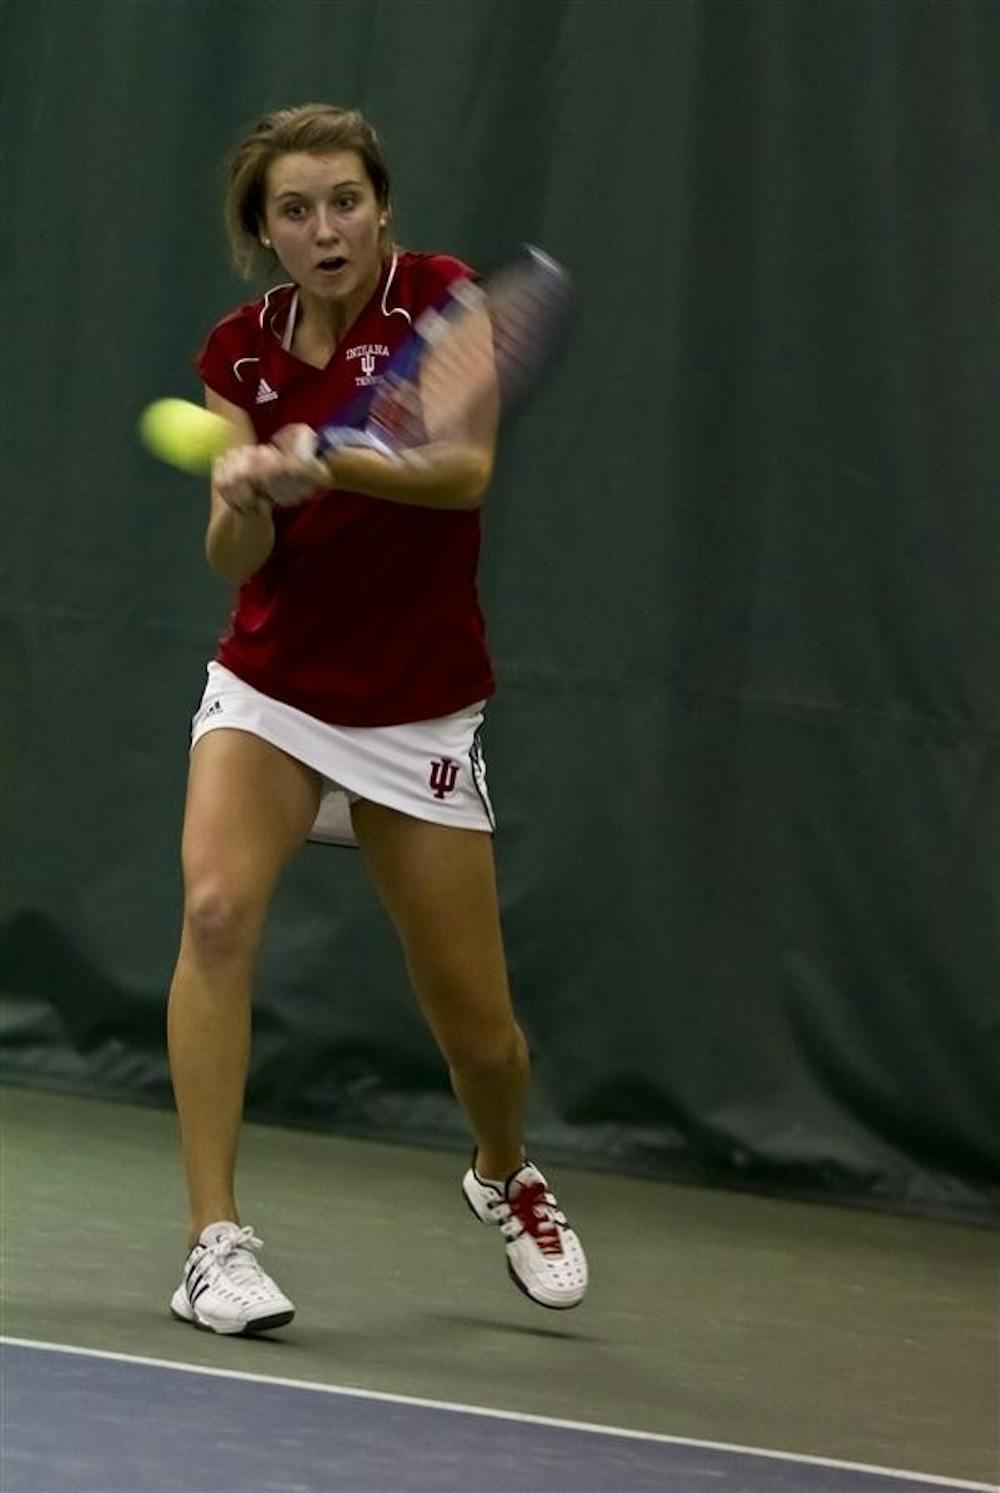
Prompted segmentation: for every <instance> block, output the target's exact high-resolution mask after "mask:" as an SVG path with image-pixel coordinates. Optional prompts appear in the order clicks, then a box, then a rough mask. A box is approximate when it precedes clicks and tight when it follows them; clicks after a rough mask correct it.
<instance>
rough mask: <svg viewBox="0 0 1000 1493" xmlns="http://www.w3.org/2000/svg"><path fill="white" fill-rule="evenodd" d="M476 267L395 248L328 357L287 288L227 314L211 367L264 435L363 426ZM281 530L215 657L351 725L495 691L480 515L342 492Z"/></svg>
mask: <svg viewBox="0 0 1000 1493" xmlns="http://www.w3.org/2000/svg"><path fill="white" fill-rule="evenodd" d="M469 274H471V271H470V270H469V268H468V267H467V266H466V265H464V264H462V263H461V261H460V260H457V259H452V258H450V257H448V256H446V255H443V254H409V253H399V254H397V255H395V256H394V257H393V258H392V259H391V260H389V261H387V262H386V264H385V266H384V268H383V271H382V275H381V277H380V280H379V284H378V288H377V289H376V291H375V293H374V295H373V296H372V298H371V300H370V301H369V302H368V304H367V305H366V306H365V307H364V309H363V310H362V311H361V313H360V315H359V316H358V317H357V319H356V320H355V322H354V323H353V325H352V326H351V328H350V330H349V331H348V333H347V336H346V337H345V338H344V340H343V341H342V342H341V344H340V345H339V346H338V348H337V349H336V351H335V352H334V354H333V356H332V358H331V359H330V361H329V363H328V364H327V365H326V367H325V368H322V369H320V368H313V367H312V366H311V365H310V364H308V363H304V362H302V361H301V359H299V358H297V357H295V355H294V354H293V353H292V352H291V351H290V350H289V349H290V344H291V340H292V332H293V330H294V326H295V318H296V315H297V311H298V292H297V288H296V286H295V285H279V286H277V287H276V288H275V289H273V290H269V291H268V293H267V295H266V296H264V297H263V299H261V300H258V301H252V302H250V303H249V304H247V305H245V306H241V307H239V309H238V310H236V311H234V312H233V313H232V315H231V316H227V317H226V318H225V319H224V320H223V321H220V322H219V324H218V325H217V326H216V327H215V328H214V329H213V331H212V332H211V334H210V335H209V338H208V341H207V342H206V344H205V346H204V347H203V348H202V350H201V352H200V353H199V354H198V356H197V358H196V360H195V361H196V366H197V368H198V371H199V372H200V374H201V376H202V379H203V380H204V382H205V383H206V384H207V385H208V386H209V388H211V389H214V390H215V391H216V392H217V393H219V394H221V395H222V397H223V398H224V399H228V400H229V401H230V402H231V403H233V404H237V405H239V406H240V408H241V409H244V410H245V411H246V412H247V414H248V415H249V417H250V420H251V422H252V424H253V427H254V430H255V432H256V435H257V439H258V441H260V442H261V443H263V442H265V441H269V440H270V439H271V437H272V436H273V435H274V433H275V432H276V431H278V430H280V429H281V427H282V426H283V425H292V424H296V423H298V422H300V421H301V422H303V423H305V424H307V425H312V426H314V427H316V426H318V425H320V424H322V423H324V422H327V421H329V420H330V419H331V417H332V416H333V417H336V418H337V420H338V421H339V422H340V423H345V424H361V423H363V421H364V417H365V413H366V410H367V406H368V404H369V402H370V400H371V397H372V393H373V390H374V386H375V385H376V384H377V383H378V381H379V378H380V370H381V369H383V368H384V367H385V366H386V364H387V362H388V360H389V358H390V356H391V354H392V353H393V352H394V351H395V349H396V348H397V347H398V345H399V344H400V342H402V341H403V339H404V338H405V337H406V336H407V335H408V333H409V331H410V327H411V324H412V323H413V322H414V321H415V320H416V318H417V317H418V316H419V315H420V313H421V311H423V310H424V309H425V308H426V307H428V306H431V305H434V304H436V303H438V302H439V301H440V300H441V299H442V298H443V296H444V293H445V290H446V287H447V286H448V285H449V284H450V283H451V282H452V281H454V280H457V279H461V278H462V277H464V276H467V275H469ZM274 528H275V541H274V549H273V550H272V552H271V554H270V555H269V556H268V558H267V560H266V561H265V562H264V564H263V565H262V566H261V568H260V570H258V571H257V573H256V574H255V575H253V576H251V577H250V579H249V580H248V581H246V582H245V583H244V585H243V586H242V587H241V588H240V592H239V596H238V598H237V602H236V607H235V609H234V611H233V614H232V617H231V619H230V625H229V630H228V632H227V633H226V634H225V636H224V637H223V638H222V640H221V642H220V644H219V648H218V652H217V654H216V658H217V659H218V661H219V662H220V663H222V664H224V665H225V666H226V668H227V669H231V670H232V672H233V673H234V674H236V675H238V676H239V678H240V679H243V680H245V681H246V683H247V684H250V685H252V686H253V687H254V689H258V690H260V691H261V692H262V693H263V694H265V695H270V696H272V697H273V698H274V699H276V700H283V701H284V702H285V703H286V704H288V705H294V706H296V707H297V708H298V709H299V710H304V711H306V712H307V714H309V715H312V716H315V717H316V718H317V719H319V720H323V721H330V722H332V723H333V724H335V725H342V726H386V725H396V724H399V723H401V722H403V721H417V720H430V719H432V718H434V717H435V716H441V715H450V714H451V712H452V711H455V710H460V709H462V708H463V707H464V706H466V705H471V704H473V703H474V702H475V701H477V700H483V699H485V698H486V697H487V696H488V695H491V694H492V693H493V690H494V688H495V684H494V679H493V671H492V669H491V667H490V658H489V653H488V651H487V647H486V637H485V627H484V624H483V617H482V612H481V610H480V607H479V599H478V596H477V592H476V569H477V566H478V563H479V550H480V522H479V514H478V512H466V511H459V510H452V509H435V508H417V507H412V506H410V505H407V504H404V503H388V502H385V501H384V500H383V499H378V498H369V497H365V496H364V495H362V494H360V493H352V492H342V491H340V490H339V489H332V490H329V491H324V492H320V493H318V494H317V495H316V497H314V498H311V499H310V500H309V501H308V502H307V503H303V504H302V505H301V506H300V507H298V508H278V507H276V508H275V510H274Z"/></svg>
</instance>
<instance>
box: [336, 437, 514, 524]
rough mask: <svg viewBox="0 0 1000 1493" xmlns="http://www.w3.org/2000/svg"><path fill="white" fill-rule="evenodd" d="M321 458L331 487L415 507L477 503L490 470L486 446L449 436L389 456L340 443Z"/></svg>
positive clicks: (467, 506) (471, 505) (463, 506)
mask: <svg viewBox="0 0 1000 1493" xmlns="http://www.w3.org/2000/svg"><path fill="white" fill-rule="evenodd" d="M323 461H324V464H325V466H326V467H327V470H328V471H329V473H330V478H331V486H332V487H339V488H341V489H343V490H344V491H346V492H360V493H365V494H366V495H367V496H368V497H370V498H384V499H385V500H386V501H387V502H389V503H409V504H411V505H412V506H414V507H417V508H458V509H473V508H478V507H479V506H480V504H481V503H482V501H483V497H484V495H485V493H486V489H487V487H488V486H489V481H490V477H491V476H492V475H493V458H492V455H491V453H490V452H489V451H487V450H483V449H481V448H480V447H477V446H471V445H463V444H459V443H458V442H453V441H437V442H434V443H433V444H431V445H427V446H419V447H417V448H415V449H413V450H409V451H400V452H399V453H398V454H397V455H396V456H395V457H393V458H392V459H388V458H386V457H384V456H381V455H379V454H378V453H377V452H375V451H366V450H364V449H363V448H359V447H354V446H346V447H344V448H342V449H341V450H338V451H331V452H329V453H328V454H327V455H326V456H325V457H324V458H323Z"/></svg>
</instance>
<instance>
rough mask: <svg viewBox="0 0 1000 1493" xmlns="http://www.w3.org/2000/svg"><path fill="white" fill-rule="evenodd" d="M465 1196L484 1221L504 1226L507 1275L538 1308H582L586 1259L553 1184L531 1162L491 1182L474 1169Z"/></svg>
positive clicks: (468, 1176) (466, 1179) (464, 1187)
mask: <svg viewBox="0 0 1000 1493" xmlns="http://www.w3.org/2000/svg"><path fill="white" fill-rule="evenodd" d="M462 1192H463V1194H464V1195H465V1201H466V1202H467V1203H468V1205H469V1207H470V1208H471V1209H472V1211H473V1213H474V1214H475V1215H476V1217H477V1218H478V1219H480V1220H481V1221H482V1222H483V1223H489V1224H494V1225H496V1226H498V1227H499V1228H500V1231H501V1233H502V1234H503V1236H504V1239H505V1241H506V1244H507V1271H508V1274H509V1275H510V1278H511V1280H512V1281H513V1282H514V1284H515V1285H516V1286H517V1287H518V1288H519V1289H520V1290H522V1291H523V1292H524V1294H525V1295H526V1296H530V1297H531V1300H532V1301H537V1303H538V1305H539V1306H549V1307H553V1308H555V1309H557V1310H558V1309H565V1308H566V1307H570V1306H577V1305H578V1304H579V1303H580V1302H581V1301H582V1300H583V1296H584V1292H585V1291H586V1289H587V1257H586V1255H585V1254H584V1252H583V1246H582V1244H581V1243H580V1241H579V1239H578V1238H577V1236H576V1234H575V1233H574V1231H573V1230H572V1229H571V1228H570V1227H569V1224H568V1223H567V1222H566V1215H565V1214H564V1213H562V1212H561V1211H560V1208H559V1204H558V1202H557V1201H556V1199H555V1197H554V1195H553V1194H552V1193H551V1192H550V1191H549V1186H548V1183H547V1182H546V1180H545V1178H544V1177H543V1176H542V1174H541V1172H540V1171H539V1170H538V1168H537V1166H534V1165H533V1164H532V1163H531V1162H530V1161H525V1163H524V1165H523V1166H522V1167H520V1169H519V1170H518V1171H516V1172H514V1173H513V1175H512V1176H510V1177H508V1178H507V1181H506V1182H505V1183H500V1182H491V1181H488V1180H487V1179H486V1178H485V1177H481V1176H480V1175H479V1173H478V1172H477V1171H476V1165H475V1157H473V1163H472V1166H471V1167H470V1168H469V1170H468V1171H467V1172H466V1174H465V1176H464V1177H463V1178H462Z"/></svg>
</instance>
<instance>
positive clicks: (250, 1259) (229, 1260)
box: [206, 1224, 264, 1286]
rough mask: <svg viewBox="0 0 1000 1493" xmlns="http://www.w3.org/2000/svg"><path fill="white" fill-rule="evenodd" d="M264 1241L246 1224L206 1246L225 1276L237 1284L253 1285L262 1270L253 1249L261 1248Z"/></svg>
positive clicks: (258, 1278) (258, 1279)
mask: <svg viewBox="0 0 1000 1493" xmlns="http://www.w3.org/2000/svg"><path fill="white" fill-rule="evenodd" d="M263 1248H264V1241H263V1240H262V1239H258V1238H257V1236H256V1234H255V1233H254V1231H253V1229H252V1228H251V1227H250V1226H249V1224H247V1225H246V1226H245V1227H244V1228H242V1229H240V1230H239V1232H238V1233H235V1234H226V1235H225V1237H224V1238H222V1239H216V1241H215V1243H214V1244H209V1245H207V1246H206V1249H207V1251H208V1253H209V1254H210V1255H211V1256H212V1258H213V1260H214V1261H215V1262H216V1264H218V1265H220V1266H222V1267H223V1269H224V1270H225V1272H226V1276H227V1278H228V1279H229V1280H231V1281H232V1282H233V1284H234V1285H237V1286H254V1285H257V1284H258V1283H259V1281H260V1277H261V1275H262V1273H263V1272H262V1271H261V1268H260V1265H259V1263H258V1261H257V1257H256V1255H255V1254H254V1252H253V1251H254V1250H257V1249H263Z"/></svg>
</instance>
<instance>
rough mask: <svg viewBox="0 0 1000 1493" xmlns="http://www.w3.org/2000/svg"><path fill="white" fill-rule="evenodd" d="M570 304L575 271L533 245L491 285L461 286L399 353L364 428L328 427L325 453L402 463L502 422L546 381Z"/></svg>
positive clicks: (321, 444) (322, 440)
mask: <svg viewBox="0 0 1000 1493" xmlns="http://www.w3.org/2000/svg"><path fill="white" fill-rule="evenodd" d="M569 301H570V283H569V276H568V275H567V274H566V271H565V270H564V269H563V268H562V266H561V265H559V264H557V263H556V261H555V260H554V259H550V258H549V256H548V255H547V254H544V253H543V252H542V251H541V249H536V248H535V247H533V246H532V245H530V244H525V245H524V246H523V247H522V249H521V250H520V251H519V252H518V254H517V255H516V256H515V257H514V258H513V259H511V260H510V261H509V262H508V263H507V264H505V265H504V266H503V267H502V268H501V269H499V270H498V271H497V272H496V273H495V274H493V275H491V276H490V277H489V278H488V279H487V280H486V281H484V282H483V283H477V282H475V281H472V280H461V281H459V282H457V283H456V284H455V285H453V286H452V287H451V288H450V289H449V291H448V294H447V297H446V299H445V301H444V303H443V304H441V305H439V306H437V307H435V308H433V309H430V310H427V311H425V312H423V313H422V315H421V316H420V317H418V319H417V322H416V324H415V325H414V327H413V330H412V332H411V333H410V335H409V336H408V337H407V339H406V341H405V342H404V343H403V344H402V345H401V346H400V347H399V348H398V350H397V351H396V353H395V354H394V355H393V357H392V359H391V360H390V362H389V365H388V367H387V368H386V370H385V373H384V374H383V376H382V379H381V382H380V383H379V385H378V388H377V390H376V392H375V396H374V398H373V400H372V403H371V406H370V408H369V410H368V413H367V417H366V419H365V421H364V424H363V425H362V426H360V428H359V427H357V426H353V425H347V424H344V423H338V422H337V421H333V422H332V423H330V424H327V425H323V426H321V427H320V429H319V430H318V432H317V441H316V448H315V450H316V455H318V456H321V455H322V454H323V453H324V452H328V451H336V450H339V449H341V448H343V447H345V446H361V447H368V448H369V449H372V450H377V451H380V452H382V453H383V454H384V455H392V454H394V453H395V452H397V451H400V450H403V449H406V448H408V447H412V446H419V445H423V444H424V443H426V442H427V441H428V440H429V439H434V440H441V439H460V438H461V435H462V433H463V432H465V431H469V430H474V429H475V428H476V427H477V425H481V424H482V422H483V421H484V420H488V421H492V420H493V419H495V417H496V416H498V415H499V412H500V410H501V409H505V408H507V407H509V406H510V405H511V404H512V403H513V402H514V401H515V400H517V399H519V398H520V397H521V396H522V395H523V394H525V393H526V392H527V390H528V389H529V388H530V386H531V385H532V384H533V383H534V381H535V380H536V379H537V377H538V375H539V373H540V372H541V370H542V369H543V368H544V366H545V364H546V362H547V361H548V359H549V357H550V355H551V353H552V352H553V350H554V348H555V346H556V343H557V341H558V338H559V334H560V332H561V330H562V328H563V326H564V324H565V320H566V315H567V312H568V309H569ZM428 424H430V425H431V426H432V428H431V430H428Z"/></svg>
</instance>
